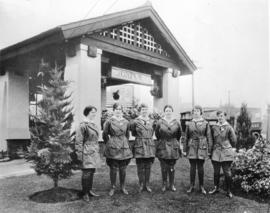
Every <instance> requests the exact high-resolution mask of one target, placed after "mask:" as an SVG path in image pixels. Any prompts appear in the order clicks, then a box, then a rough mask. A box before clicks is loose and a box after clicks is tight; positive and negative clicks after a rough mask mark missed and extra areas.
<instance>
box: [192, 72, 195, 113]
mask: <svg viewBox="0 0 270 213" xmlns="http://www.w3.org/2000/svg"><path fill="white" fill-rule="evenodd" d="M194 104H195V103H194V71H192V109H193V108H194Z"/></svg>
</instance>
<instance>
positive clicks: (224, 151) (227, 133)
mask: <svg viewBox="0 0 270 213" xmlns="http://www.w3.org/2000/svg"><path fill="white" fill-rule="evenodd" d="M212 135H213V152H212V160H213V161H218V162H222V161H233V160H234V156H235V152H234V150H233V149H232V148H233V147H235V145H236V136H235V133H234V130H233V128H232V127H231V126H230V124H228V123H227V122H226V123H225V124H222V125H219V124H215V125H213V126H212Z"/></svg>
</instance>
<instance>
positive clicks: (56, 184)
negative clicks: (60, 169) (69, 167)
mask: <svg viewBox="0 0 270 213" xmlns="http://www.w3.org/2000/svg"><path fill="white" fill-rule="evenodd" d="M53 183H54V188H56V187H58V177H57V178H54V179H53Z"/></svg>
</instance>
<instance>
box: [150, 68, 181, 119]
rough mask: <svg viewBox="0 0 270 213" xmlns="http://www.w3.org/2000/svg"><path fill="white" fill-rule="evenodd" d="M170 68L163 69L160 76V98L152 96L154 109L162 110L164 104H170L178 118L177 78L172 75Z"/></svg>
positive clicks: (178, 94) (178, 92) (178, 95)
mask: <svg viewBox="0 0 270 213" xmlns="http://www.w3.org/2000/svg"><path fill="white" fill-rule="evenodd" d="M172 71H173V70H172V69H171V68H168V69H166V70H165V72H164V73H163V76H162V93H163V96H162V98H156V97H155V98H154V109H155V110H156V111H163V108H164V106H165V105H166V104H169V105H172V107H173V108H174V114H175V116H176V117H177V118H180V114H179V113H180V91H179V78H178V77H177V78H174V77H173V76H172Z"/></svg>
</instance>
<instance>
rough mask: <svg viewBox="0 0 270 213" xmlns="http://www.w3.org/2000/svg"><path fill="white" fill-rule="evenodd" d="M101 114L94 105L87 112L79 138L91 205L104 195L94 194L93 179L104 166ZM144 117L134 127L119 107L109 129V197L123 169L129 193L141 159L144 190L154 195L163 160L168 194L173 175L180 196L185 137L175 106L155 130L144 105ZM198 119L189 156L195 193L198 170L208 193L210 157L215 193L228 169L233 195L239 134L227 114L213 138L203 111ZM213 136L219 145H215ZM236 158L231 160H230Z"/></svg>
mask: <svg viewBox="0 0 270 213" xmlns="http://www.w3.org/2000/svg"><path fill="white" fill-rule="evenodd" d="M96 111H97V109H96V108H95V107H93V106H89V107H86V108H85V110H84V115H85V117H86V119H85V120H84V121H83V122H82V123H81V124H80V126H79V129H78V130H77V131H76V132H77V137H76V150H77V151H76V152H77V156H78V159H79V160H81V161H82V191H83V194H84V196H83V199H84V200H86V201H88V200H89V196H98V195H97V194H96V193H94V192H93V191H92V185H93V175H94V172H95V169H96V168H98V167H100V156H99V149H98V137H99V132H98V128H97V125H96V124H95V123H94V118H95V115H96ZM139 111H140V116H139V117H138V118H136V119H135V120H134V121H132V122H131V123H129V122H128V121H127V120H126V119H124V118H123V117H122V106H121V105H120V104H114V106H113V112H114V114H113V116H112V117H111V118H110V119H108V120H107V121H106V122H105V124H104V130H103V139H104V142H105V144H106V146H105V151H104V155H105V157H106V163H107V165H108V166H109V167H110V181H111V189H110V192H109V195H110V196H112V195H114V193H115V188H116V177H117V170H119V180H120V188H121V191H122V192H123V193H124V194H128V191H127V190H126V188H125V178H126V167H127V165H128V164H129V162H130V160H131V158H133V157H134V158H136V165H137V173H138V178H139V191H143V190H144V189H145V190H146V191H148V192H151V191H152V190H151V188H150V185H149V182H150V174H151V166H152V164H153V162H154V158H155V157H157V158H158V159H159V161H160V166H161V174H162V191H163V192H164V191H166V189H167V187H168V186H167V178H168V176H169V189H170V190H172V191H175V190H176V188H175V185H174V177H175V169H174V166H175V163H176V161H177V159H179V157H180V155H181V149H180V142H179V140H180V137H181V133H182V130H181V125H180V123H179V122H178V121H177V120H176V119H175V118H173V116H172V114H173V108H172V107H171V106H170V105H166V106H165V107H164V115H165V116H164V118H162V119H160V120H159V121H158V122H157V124H156V125H155V126H154V123H153V121H152V120H150V119H149V117H148V107H147V105H145V104H142V105H141V106H140V108H139ZM193 114H194V119H193V120H192V121H191V122H190V123H189V124H188V125H187V129H186V136H187V137H186V140H185V143H184V153H183V154H184V155H186V156H187V157H188V158H189V160H190V189H189V190H188V191H187V192H188V193H191V192H192V191H193V190H194V185H195V175H196V167H197V168H198V176H199V183H200V190H201V192H202V193H203V194H206V191H205V189H204V187H203V163H204V160H205V159H206V158H207V157H208V156H210V157H212V161H213V166H214V184H215V188H214V190H212V191H210V192H209V193H211V194H213V193H216V192H218V190H219V189H218V186H219V185H218V183H219V171H220V167H221V166H222V168H223V170H224V173H225V177H226V183H227V186H228V195H229V196H230V197H231V196H232V194H231V192H230V183H231V175H230V164H231V162H232V156H233V151H232V150H231V147H232V146H233V145H234V143H235V135H234V132H233V129H232V128H231V127H230V126H229V125H228V123H226V120H225V118H224V113H223V112H221V113H219V114H218V117H219V122H218V124H217V125H215V126H213V128H212V131H213V132H212V134H211V130H210V126H209V124H208V123H207V122H206V121H205V120H204V119H203V118H202V117H201V114H202V108H201V107H199V106H198V107H195V108H194V109H193ZM130 131H131V133H132V135H133V136H135V142H134V146H133V147H132V148H131V147H130V145H129V141H128V139H129V132H130ZM154 131H155V135H156V138H157V144H155V142H154V141H153V134H154ZM212 135H213V139H214V143H213V142H212ZM230 155H231V158H230V157H229V156H230Z"/></svg>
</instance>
